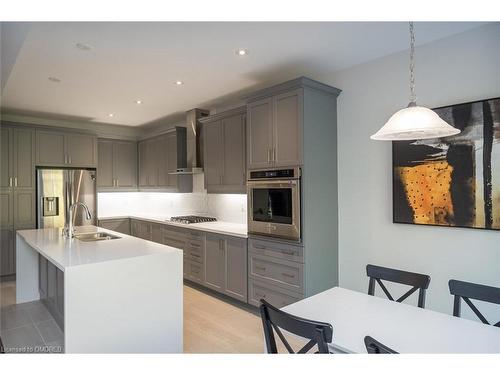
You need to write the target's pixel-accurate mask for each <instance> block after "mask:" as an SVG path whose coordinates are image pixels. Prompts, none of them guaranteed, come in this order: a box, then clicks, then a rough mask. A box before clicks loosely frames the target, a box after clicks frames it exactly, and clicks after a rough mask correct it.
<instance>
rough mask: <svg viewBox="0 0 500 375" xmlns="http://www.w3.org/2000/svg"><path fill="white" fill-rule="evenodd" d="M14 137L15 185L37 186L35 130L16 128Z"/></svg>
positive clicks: (22, 186)
mask: <svg viewBox="0 0 500 375" xmlns="http://www.w3.org/2000/svg"><path fill="white" fill-rule="evenodd" d="M13 135H14V137H13V143H14V147H13V151H14V158H13V159H14V160H13V162H14V187H16V188H26V189H34V188H35V170H34V164H35V132H34V131H33V130H26V129H16V130H15V131H14V134H13Z"/></svg>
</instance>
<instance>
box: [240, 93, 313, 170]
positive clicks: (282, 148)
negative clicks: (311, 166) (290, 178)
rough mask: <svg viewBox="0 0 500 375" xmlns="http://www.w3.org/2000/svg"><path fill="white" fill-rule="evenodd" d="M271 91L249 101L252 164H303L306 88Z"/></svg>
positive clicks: (249, 148)
mask: <svg viewBox="0 0 500 375" xmlns="http://www.w3.org/2000/svg"><path fill="white" fill-rule="evenodd" d="M267 95H271V96H270V97H268V98H264V99H258V100H255V101H253V100H252V99H250V101H249V103H248V105H247V116H248V124H247V150H248V151H247V158H248V168H250V169H258V168H268V167H281V166H296V165H302V164H303V156H302V154H303V89H302V88H296V89H293V90H288V91H285V92H281V93H278V94H274V95H273V94H272V90H271V89H270V92H269V93H268V94H267ZM261 96H262V94H257V97H258V98H260V97H261Z"/></svg>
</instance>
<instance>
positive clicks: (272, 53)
mask: <svg viewBox="0 0 500 375" xmlns="http://www.w3.org/2000/svg"><path fill="white" fill-rule="evenodd" d="M479 25H481V23H471V22H469V23H467V22H455V23H452V22H440V23H430V22H423V23H417V24H416V25H415V31H416V36H417V44H424V43H428V42H430V41H433V40H436V39H440V38H443V37H447V36H450V35H453V34H456V33H460V32H463V31H466V30H468V29H471V28H474V27H477V26H479ZM407 29H408V26H407V24H406V23H394V22H392V23H391V22H384V23H361V22H358V23H353V22H351V23H339V22H331V23H275V22H272V23H255V22H249V23H168V22H163V23H110V22H108V23H32V24H29V31H28V33H27V36H26V38H25V40H24V44H23V45H22V47H21V48H20V50H19V52H18V55H17V59H16V60H15V64H14V65H13V67H12V69H11V71H10V75H9V77H8V79H7V81H6V85H5V88H4V91H3V93H2V110H3V111H4V112H5V113H9V112H11V113H17V114H27V115H30V114H31V115H37V116H42V117H43V116H47V117H51V116H52V117H59V118H68V119H74V120H80V121H82V120H83V121H93V122H100V123H112V124H120V125H131V126H137V125H142V124H146V123H150V122H153V121H155V120H158V119H161V118H168V117H173V116H176V115H178V114H179V113H183V112H184V111H186V110H188V109H191V108H194V107H207V108H211V107H212V106H214V105H216V104H219V103H222V102H223V101H228V100H233V101H234V100H235V99H236V98H238V97H239V96H240V95H241V94H242V93H243V92H248V91H249V90H252V89H254V88H257V87H259V88H260V87H263V86H266V85H269V84H274V83H277V82H280V81H282V80H285V79H289V78H293V77H296V76H299V75H305V76H310V77H311V78H314V77H316V76H323V75H325V74H329V73H332V72H334V71H337V70H341V69H345V68H348V67H350V66H353V65H357V64H360V63H363V62H367V61H369V60H373V59H375V58H378V57H382V56H385V55H389V54H392V53H395V52H399V51H402V50H405V49H407V48H408V30H407ZM2 43H5V41H4V40H2ZM76 43H85V44H88V45H91V46H92V49H91V50H88V51H83V50H81V49H78V48H76ZM238 48H246V49H248V51H249V54H248V56H245V57H240V56H237V55H236V53H235V51H236V50H237V49H238ZM7 57H8V56H2V61H3V60H4V59H7ZM49 76H52V77H57V78H58V79H60V80H61V82H60V83H53V82H51V81H49V80H48V77H49ZM176 80H182V81H183V82H184V85H182V86H176V85H175V84H174V82H175V81H176ZM137 99H140V100H142V101H143V104H141V105H137V104H135V103H134V101H135V100H137ZM109 113H114V116H113V117H109V116H108V114H109Z"/></svg>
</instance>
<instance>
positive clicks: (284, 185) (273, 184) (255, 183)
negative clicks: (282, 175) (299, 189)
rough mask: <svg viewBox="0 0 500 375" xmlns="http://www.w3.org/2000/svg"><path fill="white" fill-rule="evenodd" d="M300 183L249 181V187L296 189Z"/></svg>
mask: <svg viewBox="0 0 500 375" xmlns="http://www.w3.org/2000/svg"><path fill="white" fill-rule="evenodd" d="M298 183H299V180H274V181H269V180H260V181H257V180H255V181H254V180H249V181H247V185H248V187H252V186H256V187H266V186H268V187H272V188H275V187H281V188H287V187H290V186H291V187H295V186H297V185H298Z"/></svg>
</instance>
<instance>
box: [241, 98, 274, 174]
mask: <svg viewBox="0 0 500 375" xmlns="http://www.w3.org/2000/svg"><path fill="white" fill-rule="evenodd" d="M272 149H273V100H272V98H266V99H261V100H257V101H254V102H251V103H248V105H247V163H248V168H253V169H258V168H266V167H269V166H270V165H271V160H272V159H271V156H272V155H271V153H272Z"/></svg>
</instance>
